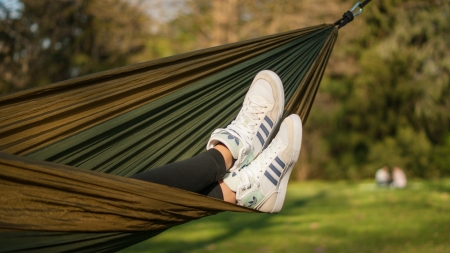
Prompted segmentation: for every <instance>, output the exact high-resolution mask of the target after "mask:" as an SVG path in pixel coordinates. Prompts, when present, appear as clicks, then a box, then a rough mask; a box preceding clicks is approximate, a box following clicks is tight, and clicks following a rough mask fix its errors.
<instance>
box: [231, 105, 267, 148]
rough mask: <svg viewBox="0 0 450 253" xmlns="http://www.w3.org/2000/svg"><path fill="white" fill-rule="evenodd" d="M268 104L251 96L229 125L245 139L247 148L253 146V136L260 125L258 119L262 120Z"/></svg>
mask: <svg viewBox="0 0 450 253" xmlns="http://www.w3.org/2000/svg"><path fill="white" fill-rule="evenodd" d="M266 104H267V102H263V101H261V100H258V98H257V97H249V98H248V99H246V101H245V102H244V104H243V107H242V109H241V112H240V113H239V114H240V115H238V117H237V118H236V120H233V121H232V122H231V124H230V125H228V126H227V129H229V130H232V131H234V132H236V133H237V134H238V135H239V136H240V137H241V138H242V139H244V142H246V145H244V146H245V147H246V148H247V147H249V146H251V141H252V140H253V138H252V136H253V135H254V134H255V132H256V130H257V129H256V127H257V126H258V124H257V121H259V120H261V117H262V115H264V113H265V111H266V110H264V109H265V108H267V105H266Z"/></svg>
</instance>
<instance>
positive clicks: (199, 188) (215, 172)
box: [131, 149, 226, 200]
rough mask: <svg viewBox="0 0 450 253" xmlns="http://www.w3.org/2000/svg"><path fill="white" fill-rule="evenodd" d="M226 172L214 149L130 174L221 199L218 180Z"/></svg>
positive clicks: (220, 156) (221, 157)
mask: <svg viewBox="0 0 450 253" xmlns="http://www.w3.org/2000/svg"><path fill="white" fill-rule="evenodd" d="M225 173H226V167H225V160H224V158H223V156H222V154H221V153H220V152H219V151H217V150H216V149H210V150H207V151H205V152H203V153H201V154H199V155H196V156H194V157H191V158H189V159H186V160H183V161H179V162H175V163H170V164H166V165H164V166H161V167H157V168H154V169H151V170H149V171H145V172H142V173H138V174H136V175H133V176H131V178H135V179H140V180H144V181H147V182H152V183H157V184H163V185H167V186H171V187H175V188H180V189H183V190H187V191H191V192H196V193H200V194H202V195H206V196H210V197H213V198H217V199H221V200H223V194H222V189H221V188H220V185H219V182H218V181H219V180H222V179H223V176H224V175H225Z"/></svg>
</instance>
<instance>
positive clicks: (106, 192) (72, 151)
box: [0, 25, 338, 252]
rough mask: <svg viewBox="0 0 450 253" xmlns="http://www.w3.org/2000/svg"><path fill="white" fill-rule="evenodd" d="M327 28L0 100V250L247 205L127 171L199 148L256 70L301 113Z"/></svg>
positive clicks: (153, 231)
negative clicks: (279, 84)
mask: <svg viewBox="0 0 450 253" xmlns="http://www.w3.org/2000/svg"><path fill="white" fill-rule="evenodd" d="M337 34H338V29H337V28H336V27H335V26H334V25H319V26H314V27H309V28H304V29H299V30H295V31H290V32H285V33H280V34H275V35H271V36H266V37H262V38H257V39H252V40H248V41H242V42H238V43H232V44H227V45H222V46H218V47H213V48H208V49H203V50H199V51H195V52H191V53H186V54H181V55H177V56H172V57H167V58H163V59H158V60H154V61H149V62H145V63H141V64H136V65H131V66H127V67H123V68H118V69H114V70H109V71H105V72H101V73H97V74H93V75H88V76H84V77H79V78H75V79H71V80H67V81H63V82H60V83H56V84H52V85H48V86H44V87H39V88H35V89H30V90H26V91H23V92H18V93H15V94H10V95H6V96H3V97H0V192H1V197H0V245H1V247H0V252H27V251H39V250H40V251H42V252H111V251H117V250H119V249H122V248H126V247H128V246H130V245H133V244H135V243H138V242H140V241H143V240H145V239H148V238H150V237H152V236H155V235H157V234H159V233H161V232H162V231H165V230H166V229H168V228H171V227H173V226H176V225H179V224H183V223H186V222H189V221H191V220H195V219H199V218H202V217H205V216H209V215H213V214H217V213H219V212H223V211H235V212H254V210H251V209H247V208H244V207H240V206H236V205H232V204H229V203H226V202H223V201H220V200H216V199H212V198H208V197H205V196H200V195H198V194H195V193H191V192H186V191H183V190H180V189H174V188H170V187H166V186H163V185H158V184H152V183H148V182H143V181H138V180H134V179H130V178H127V176H130V175H133V174H136V173H138V172H142V171H146V170H149V169H151V168H155V167H158V166H160V165H164V164H167V163H170V162H174V161H177V160H182V159H185V158H188V157H191V156H193V155H196V154H198V153H200V152H202V151H203V150H204V149H205V144H206V141H207V139H208V137H209V135H210V133H211V132H212V131H213V130H214V129H216V128H218V127H224V126H226V125H227V124H228V123H229V122H231V120H232V119H233V118H234V117H235V115H236V114H237V112H238V111H239V109H240V107H241V104H242V101H243V98H244V96H245V93H246V92H247V90H248V88H249V86H250V84H251V82H252V79H253V77H254V76H255V75H256V73H258V72H259V71H261V70H263V69H270V70H273V71H275V72H276V73H277V74H279V76H280V77H281V79H282V81H283V84H284V89H285V94H286V101H287V103H286V107H285V111H286V112H285V116H286V115H288V114H291V113H297V114H299V115H300V117H301V118H302V120H303V122H305V121H306V119H307V116H308V113H309V111H310V109H311V106H312V103H313V101H314V97H315V94H316V92H317V89H318V87H319V83H320V80H321V78H322V76H323V73H324V70H325V67H326V64H327V62H328V59H329V57H330V54H331V51H332V49H333V46H334V43H335V41H336V38H337ZM100 172H104V173H100Z"/></svg>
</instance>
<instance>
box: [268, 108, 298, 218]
mask: <svg viewBox="0 0 450 253" xmlns="http://www.w3.org/2000/svg"><path fill="white" fill-rule="evenodd" d="M289 119H291V120H292V123H293V126H294V130H295V131H294V139H293V144H292V153H291V161H290V162H289V165H288V167H287V170H285V172H284V174H283V175H282V178H281V180H280V181H281V182H280V184H279V186H278V189H276V190H275V192H274V193H273V194H275V193H278V196H277V200H276V201H275V206H274V207H273V209H272V211H270V213H278V212H280V211H281V208H283V204H284V199H285V197H286V191H287V185H288V183H289V177H290V176H291V172H292V169H293V168H294V165H295V163H296V162H297V160H298V157H299V155H300V149H301V146H302V132H303V127H302V121H301V119H300V117H299V116H298V115H296V114H292V115H289V117H287V118H286V120H289Z"/></svg>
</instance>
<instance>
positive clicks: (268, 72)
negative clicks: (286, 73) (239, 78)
mask: <svg viewBox="0 0 450 253" xmlns="http://www.w3.org/2000/svg"><path fill="white" fill-rule="evenodd" d="M263 74H266V75H268V76H270V77H271V78H272V79H273V80H274V81H275V84H276V86H277V87H276V90H277V92H278V95H279V96H280V100H279V101H280V103H281V106H279V109H278V115H279V116H278V119H277V121H276V122H274V127H273V128H272V131H271V132H270V134H269V136H268V137H267V140H266V143H264V146H263V147H262V149H261V150H260V151H259V153H258V154H256V155H259V154H260V153H261V152H262V151H263V150H264V149H266V148H267V146H269V143H270V140H271V139H272V137H273V134H274V133H275V131H274V130H275V129H276V128H277V126H278V124H279V123H280V119H281V117H283V112H284V106H285V104H284V103H285V101H284V86H283V82H282V81H281V79H280V77H279V76H278V75H277V74H276V73H275V72H273V71H271V70H263V71H261V72H259V73H258V74H257V75H256V76H255V78H254V79H253V82H252V85H251V86H253V84H254V83H256V80H258V79H259V78H258V77H259V76H261V75H263ZM251 86H250V87H251ZM256 155H255V157H256Z"/></svg>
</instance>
